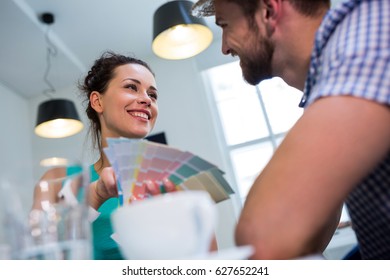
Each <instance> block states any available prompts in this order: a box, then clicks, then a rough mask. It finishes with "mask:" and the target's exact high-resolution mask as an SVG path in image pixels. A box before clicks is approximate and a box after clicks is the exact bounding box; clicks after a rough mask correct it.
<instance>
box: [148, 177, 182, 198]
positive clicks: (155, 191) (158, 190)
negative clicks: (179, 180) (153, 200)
mask: <svg viewBox="0 0 390 280" xmlns="http://www.w3.org/2000/svg"><path fill="white" fill-rule="evenodd" d="M144 186H145V190H146V193H147V194H149V195H152V196H153V195H159V194H164V193H168V192H174V191H176V186H175V184H174V183H172V181H170V180H168V179H164V180H163V185H162V186H160V185H159V184H157V183H156V182H153V181H151V180H146V181H145V182H144Z"/></svg>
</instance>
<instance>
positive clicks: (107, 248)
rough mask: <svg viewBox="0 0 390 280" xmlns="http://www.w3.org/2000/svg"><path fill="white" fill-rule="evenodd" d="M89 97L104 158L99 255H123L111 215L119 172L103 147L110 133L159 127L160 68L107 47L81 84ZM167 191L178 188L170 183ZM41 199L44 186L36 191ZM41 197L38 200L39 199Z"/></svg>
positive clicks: (95, 190) (95, 199)
mask: <svg viewBox="0 0 390 280" xmlns="http://www.w3.org/2000/svg"><path fill="white" fill-rule="evenodd" d="M79 88H80V90H81V91H82V93H83V94H84V95H85V101H87V102H88V105H87V108H86V113H87V116H88V118H89V120H90V131H89V132H90V134H91V136H92V140H93V146H94V147H95V148H97V149H98V151H99V154H100V157H99V159H98V160H97V162H95V163H94V164H93V165H91V182H92V183H91V186H90V188H89V190H90V191H89V203H90V206H92V208H94V209H96V210H97V211H98V214H97V215H96V216H97V218H96V219H95V221H94V222H93V224H92V225H93V226H92V229H93V246H94V258H95V259H122V256H121V254H120V252H119V249H118V245H117V243H116V242H115V241H114V240H113V239H112V238H111V235H112V233H113V231H112V227H111V222H110V215H111V213H112V212H113V211H114V210H115V209H116V208H117V207H118V205H119V202H118V198H117V196H118V192H117V186H116V180H115V174H114V171H113V169H112V167H110V163H109V161H108V159H107V157H106V155H105V154H104V152H103V148H104V147H106V146H107V140H106V139H107V137H126V138H139V139H140V138H144V137H145V136H146V135H147V134H148V133H150V132H151V130H152V129H153V127H154V124H155V122H156V119H157V115H158V106H157V99H158V91H157V87H156V81H155V77H154V73H153V71H152V70H151V68H150V67H149V66H148V64H147V63H145V62H144V61H142V60H139V59H136V58H134V57H128V56H124V55H119V54H115V53H113V52H105V53H103V55H102V56H101V57H100V58H99V59H97V60H96V61H95V63H94V65H93V66H92V68H91V70H90V71H89V72H88V74H87V75H86V77H85V78H84V80H83V83H82V84H80V85H79ZM67 174H69V170H66V169H65V168H55V169H52V170H50V171H49V172H47V173H46V174H45V175H44V178H58V177H63V176H65V175H67ZM145 184H146V190H147V191H148V192H149V193H150V194H151V195H156V194H159V193H160V190H159V187H158V186H157V185H155V184H154V182H151V181H148V182H145ZM164 185H165V189H166V191H167V192H171V191H174V190H175V186H174V184H173V183H172V182H169V181H168V182H166V183H165V184H164ZM34 196H35V198H37V197H38V196H39V189H38V188H37V189H36V190H35V194H34ZM34 201H37V199H34Z"/></svg>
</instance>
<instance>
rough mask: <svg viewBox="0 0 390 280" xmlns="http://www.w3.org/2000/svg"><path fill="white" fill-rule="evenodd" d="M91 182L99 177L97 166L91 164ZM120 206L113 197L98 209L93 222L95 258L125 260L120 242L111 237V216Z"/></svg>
mask: <svg viewBox="0 0 390 280" xmlns="http://www.w3.org/2000/svg"><path fill="white" fill-rule="evenodd" d="M90 168H91V170H90V171H91V173H90V174H91V182H94V181H96V180H98V179H99V175H98V174H97V173H96V171H95V168H94V167H93V165H91V167H90ZM118 206H119V200H118V198H116V197H112V198H110V199H108V200H106V202H104V203H103V204H102V205H101V206H100V207H99V209H98V211H99V212H100V215H99V217H98V218H97V219H96V220H95V221H94V222H93V223H92V233H93V251H94V259H95V260H123V257H122V255H121V253H120V251H119V247H118V244H117V243H116V242H115V241H114V240H113V239H112V238H111V234H112V233H113V230H112V225H111V220H110V216H111V213H112V212H113V211H114V210H115V209H117V208H118Z"/></svg>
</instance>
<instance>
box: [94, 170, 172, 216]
mask: <svg viewBox="0 0 390 280" xmlns="http://www.w3.org/2000/svg"><path fill="white" fill-rule="evenodd" d="M144 187H145V190H146V194H147V195H150V196H154V195H159V194H163V193H167V192H174V191H176V186H175V184H174V183H172V182H171V181H169V180H168V179H164V180H163V185H162V186H161V187H160V185H159V184H157V183H156V182H153V181H151V180H147V181H145V182H144ZM111 197H118V188H117V185H116V178H115V173H114V169H113V168H112V167H105V168H103V170H102V171H101V173H100V178H99V180H97V181H95V182H93V183H92V184H91V185H90V205H91V207H93V208H94V209H96V210H97V209H98V208H99V207H100V205H102V204H103V203H104V202H105V201H106V200H107V199H109V198H111Z"/></svg>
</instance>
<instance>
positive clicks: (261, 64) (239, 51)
mask: <svg viewBox="0 0 390 280" xmlns="http://www.w3.org/2000/svg"><path fill="white" fill-rule="evenodd" d="M214 5H215V18H216V24H217V25H218V26H220V27H221V28H222V52H223V53H224V54H226V55H228V54H231V55H233V56H236V55H237V56H238V57H239V58H240V65H241V69H242V73H243V77H244V79H245V80H246V81H247V82H248V83H249V84H251V85H256V84H258V83H259V82H261V81H262V80H264V79H268V78H271V77H272V57H273V53H274V46H273V44H272V42H271V41H270V39H269V38H268V37H267V36H266V32H265V30H264V29H263V28H259V27H258V26H257V25H256V24H250V22H249V20H248V18H247V17H246V16H245V14H244V13H243V11H242V9H241V7H240V6H238V5H237V4H235V3H232V2H229V1H226V0H215V2H214Z"/></svg>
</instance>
